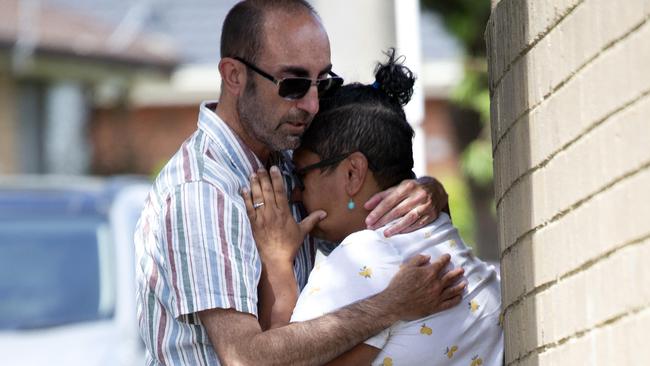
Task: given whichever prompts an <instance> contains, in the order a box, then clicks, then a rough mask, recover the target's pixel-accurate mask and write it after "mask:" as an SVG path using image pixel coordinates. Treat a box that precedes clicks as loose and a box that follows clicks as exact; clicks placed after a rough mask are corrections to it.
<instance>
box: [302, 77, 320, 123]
mask: <svg viewBox="0 0 650 366" xmlns="http://www.w3.org/2000/svg"><path fill="white" fill-rule="evenodd" d="M318 104H319V101H318V88H317V87H316V85H312V86H311V87H310V88H309V91H308V92H307V94H305V96H304V97H302V98H300V99H298V104H297V107H298V108H300V109H302V110H303V111H305V112H307V113H309V114H310V115H311V116H314V115H315V114H316V113H318Z"/></svg>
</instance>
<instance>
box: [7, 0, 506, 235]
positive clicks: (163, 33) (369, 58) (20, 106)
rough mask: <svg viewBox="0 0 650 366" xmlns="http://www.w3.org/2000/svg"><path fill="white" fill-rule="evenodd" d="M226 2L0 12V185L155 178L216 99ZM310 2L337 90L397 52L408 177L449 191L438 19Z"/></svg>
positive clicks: (34, 5) (58, 4)
mask: <svg viewBox="0 0 650 366" xmlns="http://www.w3.org/2000/svg"><path fill="white" fill-rule="evenodd" d="M236 2H237V1H236V0H222V1H213V0H186V1H178V0H136V1H133V0H86V1H78V0H7V2H3V3H2V5H0V6H1V7H3V9H2V14H1V15H0V17H3V21H2V22H1V23H0V39H3V40H4V41H2V44H1V45H2V47H1V48H0V50H1V51H0V52H2V55H3V56H2V58H0V60H3V61H0V70H1V71H0V104H2V106H4V105H6V106H7V107H3V108H0V152H1V154H0V155H1V156H0V174H2V173H68V174H94V175H112V174H124V173H126V174H132V173H136V174H145V175H153V174H155V173H156V172H157V171H158V170H159V169H160V168H161V167H162V165H163V164H164V163H165V162H166V161H167V160H168V159H169V158H170V157H171V155H172V154H173V153H174V152H175V151H176V149H177V148H178V146H179V145H180V144H181V143H182V141H183V140H185V139H186V138H187V137H188V136H189V135H190V134H191V133H192V132H193V131H194V130H195V128H196V116H197V111H198V104H199V103H200V102H201V101H202V100H208V99H218V98H219V92H220V90H219V87H220V78H219V72H218V61H219V57H220V54H219V48H220V31H221V25H222V22H223V19H224V18H225V16H226V14H227V12H228V10H229V9H230V8H232V6H233V5H234V4H235V3H236ZM310 2H311V3H312V4H313V5H314V7H315V8H316V9H317V11H318V12H319V13H320V15H321V17H322V19H323V22H324V24H325V27H326V28H327V30H328V33H329V35H330V40H331V46H332V62H333V64H334V70H335V71H336V72H337V73H338V74H340V75H342V76H343V77H344V78H345V79H346V80H347V81H348V82H351V81H360V82H365V83H372V82H373V79H372V77H373V74H372V71H373V68H374V66H375V64H376V62H377V61H378V60H382V59H383V57H384V56H383V54H382V52H383V51H385V50H386V49H388V48H389V47H392V46H397V49H398V53H399V54H406V63H407V65H408V66H409V67H410V68H412V69H413V70H414V71H415V72H416V74H417V76H418V83H416V92H415V94H414V98H413V99H412V101H411V103H409V105H407V116H408V117H409V120H410V122H411V123H413V126H414V128H415V130H416V139H415V143H414V151H415V161H416V167H415V169H416V172H417V173H419V174H428V175H432V176H436V177H442V178H448V177H452V178H454V179H455V181H461V182H462V181H463V178H462V173H461V172H460V169H459V152H460V150H461V148H462V145H463V138H462V134H459V133H458V131H459V129H458V127H459V126H461V127H462V126H467V124H466V123H464V122H462V123H461V122H459V120H458V119H457V118H455V117H456V116H457V115H458V114H456V113H453V112H454V108H453V104H452V103H451V102H450V100H449V95H450V93H451V90H452V89H453V88H454V87H455V86H456V85H457V84H458V83H459V82H460V80H461V79H462V77H463V65H462V56H463V55H462V51H461V50H460V46H459V45H458V43H457V42H456V41H455V40H454V39H453V38H452V37H450V36H449V35H448V34H447V33H446V31H445V30H444V28H443V26H442V21H441V19H440V18H439V17H438V16H436V15H435V14H431V13H423V12H421V11H420V9H419V4H418V1H417V0H400V1H399V2H398V1H396V0H381V1H377V0H372V1H371V0H359V1H354V2H349V1H345V0H312V1H310ZM341 9H346V11H345V12H341ZM4 20H6V21H4ZM459 137H461V138H459ZM443 180H444V181H445V183H446V184H448V183H447V180H445V179H443ZM455 196H461V195H455ZM463 196H467V194H463ZM490 214H491V213H490ZM481 237H484V236H481ZM488 241H490V243H489V244H488V245H489V246H495V241H494V236H492V239H490V240H488Z"/></svg>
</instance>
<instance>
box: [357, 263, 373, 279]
mask: <svg viewBox="0 0 650 366" xmlns="http://www.w3.org/2000/svg"><path fill="white" fill-rule="evenodd" d="M359 276H361V277H365V278H370V277H372V268H370V267H368V266H363V268H361V271H359Z"/></svg>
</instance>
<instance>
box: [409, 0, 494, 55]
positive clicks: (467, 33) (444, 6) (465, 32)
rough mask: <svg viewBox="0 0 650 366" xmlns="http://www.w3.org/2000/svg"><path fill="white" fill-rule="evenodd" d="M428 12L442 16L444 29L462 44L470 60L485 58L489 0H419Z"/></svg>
mask: <svg viewBox="0 0 650 366" xmlns="http://www.w3.org/2000/svg"><path fill="white" fill-rule="evenodd" d="M420 3H421V4H422V5H423V6H424V7H425V8H426V9H429V10H433V11H435V12H436V13H438V14H440V15H442V19H443V22H444V24H445V27H446V28H447V30H448V31H449V33H451V34H452V35H454V36H455V37H456V38H457V39H458V40H459V41H460V42H461V43H462V44H463V48H464V49H465V52H467V55H468V56H469V57H471V58H485V41H484V38H483V34H484V32H485V25H486V24H487V21H488V19H489V17H490V0H420Z"/></svg>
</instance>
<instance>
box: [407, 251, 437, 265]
mask: <svg viewBox="0 0 650 366" xmlns="http://www.w3.org/2000/svg"><path fill="white" fill-rule="evenodd" d="M430 259H431V256H430V255H424V254H417V255H414V256H413V258H411V259H409V260H408V262H406V265H409V266H413V267H420V266H423V265H425V264H428V263H429V260H430Z"/></svg>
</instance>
